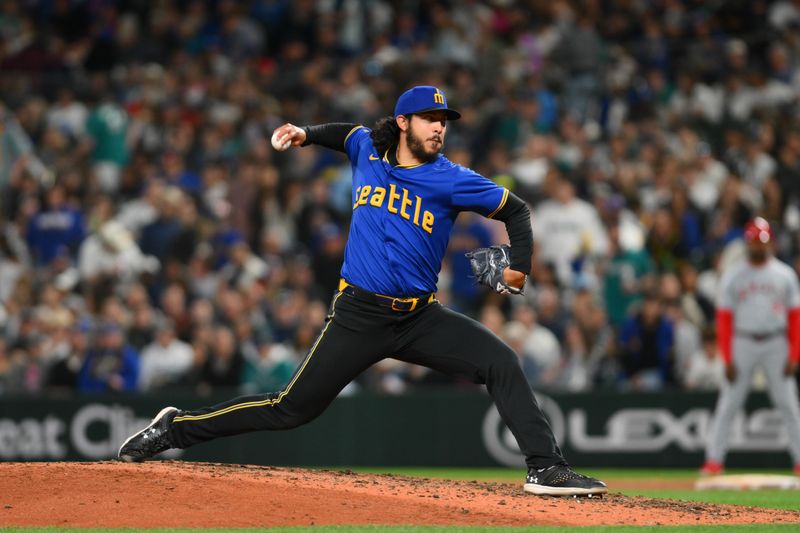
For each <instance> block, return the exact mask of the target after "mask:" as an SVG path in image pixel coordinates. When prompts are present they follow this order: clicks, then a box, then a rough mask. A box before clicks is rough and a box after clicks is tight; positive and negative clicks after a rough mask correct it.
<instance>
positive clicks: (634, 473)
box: [353, 468, 800, 531]
mask: <svg viewBox="0 0 800 533" xmlns="http://www.w3.org/2000/svg"><path fill="white" fill-rule="evenodd" d="M353 470H355V471H357V472H369V473H377V474H381V473H391V474H396V475H403V476H416V477H427V478H444V479H462V480H476V481H501V482H511V483H522V475H523V473H522V470H520V469H513V468H455V469H454V468H391V469H387V468H354V469H353ZM581 472H583V473H585V474H587V475H590V476H594V477H596V478H598V479H602V480H603V481H605V482H606V483H608V484H609V486H610V490H611V491H612V492H621V493H622V494H627V495H629V496H648V497H650V498H670V499H676V500H686V501H697V502H705V503H720V504H730V505H745V506H754V507H767V508H770V509H790V510H800V493H798V491H787V490H759V491H749V490H748V491H738V490H707V491H693V490H637V489H628V488H626V489H623V490H615V489H614V480H623V479H624V480H626V481H630V480H635V479H669V480H695V479H697V470H693V469H669V470H667V469H664V470H660V469H639V468H637V469H624V468H622V469H620V468H594V469H591V468H590V469H586V470H584V469H581ZM747 472H752V470H737V469H733V470H729V471H728V473H730V474H744V473H747ZM759 472H760V473H764V474H788V473H789V471H788V470H760V471H759ZM692 531H696V530H695V529H692Z"/></svg>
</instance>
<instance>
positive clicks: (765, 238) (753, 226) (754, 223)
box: [744, 217, 774, 243]
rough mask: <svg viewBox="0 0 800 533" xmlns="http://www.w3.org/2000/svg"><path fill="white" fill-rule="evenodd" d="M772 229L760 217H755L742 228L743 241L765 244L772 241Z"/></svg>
mask: <svg viewBox="0 0 800 533" xmlns="http://www.w3.org/2000/svg"><path fill="white" fill-rule="evenodd" d="M773 237H774V235H773V233H772V228H771V227H770V225H769V222H767V221H766V220H764V219H763V218H761V217H756V218H754V219H753V220H751V221H750V222H748V223H747V225H746V226H745V227H744V239H745V240H746V241H758V242H763V243H767V242H769V241H771V240H772V239H773Z"/></svg>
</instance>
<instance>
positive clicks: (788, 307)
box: [706, 241, 800, 465]
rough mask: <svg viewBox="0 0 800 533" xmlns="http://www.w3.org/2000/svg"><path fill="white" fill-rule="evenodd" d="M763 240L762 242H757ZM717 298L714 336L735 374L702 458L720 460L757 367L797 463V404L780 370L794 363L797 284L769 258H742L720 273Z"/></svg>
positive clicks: (798, 352) (798, 355)
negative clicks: (757, 260)
mask: <svg viewBox="0 0 800 533" xmlns="http://www.w3.org/2000/svg"><path fill="white" fill-rule="evenodd" d="M763 242H766V241H763ZM718 290H719V292H718V299H717V339H718V342H719V349H720V352H721V354H722V357H723V359H724V360H725V362H726V364H733V365H734V366H735V368H736V372H737V377H736V380H735V381H734V382H733V383H726V384H725V385H724V386H723V388H722V391H721V393H720V396H719V400H718V403H717V409H716V414H715V417H714V420H713V421H712V423H711V427H710V432H709V440H708V444H707V447H706V459H707V461H709V462H715V463H720V464H722V463H723V462H724V458H725V454H726V452H727V450H728V437H729V432H730V431H729V430H730V427H731V423H732V422H733V418H734V416H735V415H736V413H737V412H738V411H739V410H740V409H741V408H742V405H743V404H744V401H745V399H746V398H747V394H748V392H749V389H750V384H751V383H752V378H753V372H754V371H755V369H756V368H757V367H759V366H760V367H761V368H763V370H764V373H765V374H766V377H767V380H768V381H769V394H770V397H771V399H772V402H773V403H774V405H775V407H777V408H778V409H779V410H780V411H781V413H782V414H783V417H784V419H785V421H786V429H787V434H788V437H789V443H788V444H789V450H790V453H791V455H792V458H793V459H794V463H795V464H796V465H797V464H800V404H798V398H797V384H796V382H795V381H794V379H793V378H792V377H789V376H786V375H785V374H784V369H785V367H786V363H787V359H788V358H791V359H792V360H794V361H800V284H798V280H797V275H796V274H795V272H794V270H792V268H791V267H790V266H789V265H787V264H785V263H783V262H781V261H779V260H778V259H775V258H774V257H770V258H769V259H767V261H766V262H765V263H764V264H761V265H754V264H752V263H751V262H750V261H748V260H744V261H742V262H740V263H737V264H735V265H732V266H731V267H730V268H729V269H727V270H726V271H725V272H723V274H722V279H721V280H720V284H719V288H718Z"/></svg>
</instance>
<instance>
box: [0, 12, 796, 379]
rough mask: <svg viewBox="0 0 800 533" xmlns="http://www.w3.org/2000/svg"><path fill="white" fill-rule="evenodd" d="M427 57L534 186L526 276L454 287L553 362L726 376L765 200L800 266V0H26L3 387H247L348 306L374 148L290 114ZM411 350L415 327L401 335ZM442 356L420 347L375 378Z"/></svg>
mask: <svg viewBox="0 0 800 533" xmlns="http://www.w3.org/2000/svg"><path fill="white" fill-rule="evenodd" d="M414 84H427V85H435V86H437V87H440V88H442V90H443V91H444V92H445V93H446V94H447V95H448V99H449V101H450V105H451V106H453V107H454V108H456V109H458V110H460V111H461V113H462V115H463V117H462V119H461V120H460V121H458V122H456V123H452V124H450V127H449V128H448V135H447V143H446V148H445V153H446V155H447V156H448V157H449V158H450V159H452V160H453V161H455V162H458V163H460V164H463V165H466V166H469V167H471V168H474V169H475V170H477V171H478V172H480V173H481V174H483V175H485V176H487V177H489V178H490V179H492V180H494V181H496V182H498V183H501V184H503V185H504V186H506V187H508V188H509V189H511V190H512V191H514V192H515V193H516V194H517V195H519V196H520V197H522V198H523V199H525V200H526V201H527V202H529V203H530V204H531V206H532V212H533V231H534V239H535V243H536V246H535V254H534V271H533V276H532V280H531V282H530V284H529V286H528V288H527V291H526V294H525V296H524V297H516V298H508V297H498V296H497V295H495V294H493V293H489V292H487V291H485V290H482V289H481V288H480V287H478V286H477V285H476V284H475V283H474V282H473V280H471V279H470V277H469V265H468V262H467V260H466V259H465V257H464V252H466V251H468V250H471V249H473V248H476V247H479V246H485V245H489V244H493V243H497V242H502V241H504V240H506V236H505V231H504V227H503V226H502V224H500V225H499V226H498V224H497V223H495V222H493V221H489V220H486V219H482V218H480V217H478V216H476V215H470V214H462V215H461V216H460V217H459V219H458V222H457V225H456V227H455V229H454V232H453V237H452V240H451V243H450V249H449V251H448V254H447V259H446V264H445V265H444V268H443V270H442V274H441V276H440V280H439V293H438V296H439V299H440V300H441V301H442V302H443V303H445V304H447V305H451V306H453V307H454V308H456V309H458V310H461V311H463V312H466V313H467V314H469V315H471V316H474V317H475V318H477V319H479V320H480V321H482V322H483V323H484V324H485V325H486V326H487V327H488V328H490V329H491V330H492V331H494V332H495V333H497V334H498V335H500V336H501V337H502V338H504V339H505V340H506V341H507V342H508V343H509V344H510V345H511V346H513V347H514V348H515V350H516V351H517V352H518V353H519V356H520V361H521V363H522V366H523V368H524V369H525V372H526V375H527V376H528V378H529V381H530V383H531V384H532V385H533V386H534V387H537V388H542V389H555V390H569V391H583V390H588V389H592V388H613V389H618V390H658V389H662V388H664V387H671V388H681V389H712V390H713V389H715V388H717V387H718V386H719V384H720V383H721V381H722V380H723V379H724V371H723V367H722V363H721V361H720V359H719V358H718V357H717V356H716V348H715V342H714V331H713V313H714V292H715V283H716V280H717V277H718V275H719V272H720V270H721V268H723V266H724V265H726V264H729V263H730V261H732V260H734V259H735V258H737V257H740V256H741V253H742V252H741V250H742V245H741V240H740V237H741V229H742V226H743V225H744V223H745V222H746V221H747V220H748V219H749V218H750V217H752V216H753V215H755V214H760V215H762V216H764V217H766V218H767V219H768V220H769V221H770V222H771V223H772V224H773V225H774V227H775V228H776V229H777V232H776V233H777V235H778V236H779V238H778V240H777V242H776V253H777V254H778V256H779V257H781V258H783V259H784V260H786V261H788V262H789V263H790V264H792V265H793V266H795V267H796V268H800V262H798V260H797V258H798V257H800V254H798V242H799V241H798V237H800V113H799V112H800V107H798V95H800V2H798V1H796V0H777V1H774V2H766V1H763V0H748V1H743V0H740V1H731V2H716V3H707V2H699V1H695V0H619V1H606V2H601V1H599V0H580V1H579V0H571V1H567V0H556V1H550V0H527V1H524V0H517V1H515V0H493V1H488V2H481V1H476V0H466V1H463V2H447V1H429V2H421V1H417V0H403V1H399V0H398V1H391V2H390V1H387V0H373V1H370V2H363V1H359V0H322V1H319V2H315V1H311V0H293V1H289V0H274V1H269V0H251V1H247V2H235V1H232V0H215V1H211V0H209V1H203V0H186V1H178V0H174V1H173V0H158V1H155V2H146V1H137V0H128V1H119V2H112V1H104V0H86V1H80V0H52V1H43V0H42V1H40V0H27V1H24V2H16V1H9V0H5V1H2V2H0V98H1V99H2V100H1V101H2V107H0V224H2V232H0V304H2V305H1V306H0V327H2V330H3V335H2V338H0V394H14V393H40V392H46V391H64V390H67V391H80V392H85V393H89V392H97V391H152V390H157V389H160V388H164V387H171V388H175V387H186V388H189V389H192V390H197V391H199V392H203V391H208V390H210V389H212V388H216V387H238V388H239V389H241V390H242V391H245V392H254V391H266V390H271V389H277V388H278V387H280V386H281V385H282V384H283V383H285V382H286V381H287V380H288V379H289V378H290V377H291V374H292V372H293V370H294V368H295V366H296V365H297V363H298V362H299V361H300V360H302V358H303V357H304V355H305V353H306V352H307V351H308V349H309V348H310V346H311V345H312V343H313V341H314V339H315V336H316V334H317V332H318V331H319V330H320V329H321V327H322V325H323V323H324V319H325V316H326V313H327V306H328V303H329V300H330V297H331V295H332V294H333V292H334V290H335V288H336V286H337V282H338V277H339V274H338V272H339V266H340V264H341V260H342V256H343V250H344V244H345V242H346V238H347V231H348V220H349V216H350V210H351V198H350V195H351V192H350V167H349V164H348V162H347V161H346V160H345V158H344V157H343V155H342V154H339V153H335V152H331V151H326V150H324V149H320V148H318V147H313V146H311V147H306V148H303V149H296V150H289V151H287V152H284V153H278V152H275V151H273V150H272V148H271V146H270V143H269V137H270V135H271V133H272V130H273V129H274V128H275V127H277V126H278V125H280V124H282V123H284V122H287V121H289V122H292V123H294V124H312V123H323V122H336V121H344V122H355V123H363V124H365V125H371V124H373V123H374V122H375V121H376V120H377V119H379V118H381V117H382V116H385V115H387V114H389V113H390V112H391V109H392V108H393V106H394V101H395V98H396V97H397V96H398V95H399V94H400V93H401V92H402V91H403V90H405V89H406V88H407V87H409V86H411V85H414ZM388 355H390V354H388ZM446 381H447V380H446V379H445V378H443V377H442V376H440V375H438V374H435V373H432V372H429V371H427V370H425V369H421V368H418V367H413V366H408V365H405V364H400V363H398V362H396V361H393V360H391V359H389V360H386V361H384V362H383V363H381V364H379V365H378V366H376V367H374V368H373V369H371V370H369V371H368V372H367V373H365V374H364V375H363V376H362V377H360V378H359V380H358V381H357V382H356V383H355V384H354V385H353V386H352V387H351V388H350V389H349V390H358V389H365V390H377V391H384V392H388V393H400V392H403V391H405V390H407V389H409V388H413V387H418V386H425V385H429V384H436V383H443V382H446Z"/></svg>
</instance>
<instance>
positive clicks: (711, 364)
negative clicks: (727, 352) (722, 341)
mask: <svg viewBox="0 0 800 533" xmlns="http://www.w3.org/2000/svg"><path fill="white" fill-rule="evenodd" d="M724 383H725V363H724V362H723V360H722V357H721V356H720V355H719V353H718V352H717V335H716V332H715V331H714V329H713V328H708V329H706V330H704V331H703V345H702V348H701V349H700V350H698V351H696V352H695V353H694V354H693V355H692V358H691V359H690V360H689V367H688V369H687V371H686V377H685V378H684V387H686V389H687V390H701V391H716V390H719V389H720V388H721V387H722V386H723V384H724Z"/></svg>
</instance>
